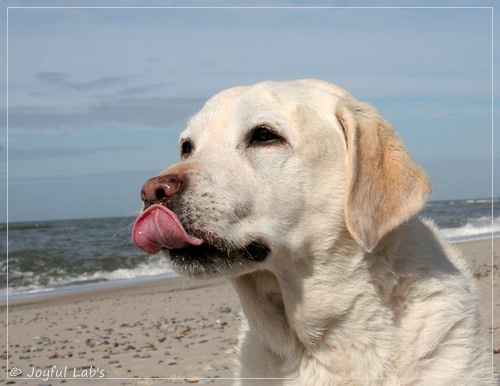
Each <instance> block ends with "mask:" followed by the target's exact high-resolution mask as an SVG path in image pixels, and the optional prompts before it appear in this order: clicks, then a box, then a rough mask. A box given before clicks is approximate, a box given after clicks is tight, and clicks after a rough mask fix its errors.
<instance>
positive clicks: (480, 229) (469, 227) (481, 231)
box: [441, 216, 500, 242]
mask: <svg viewBox="0 0 500 386" xmlns="http://www.w3.org/2000/svg"><path fill="white" fill-rule="evenodd" d="M441 231H442V233H443V235H444V237H446V238H447V239H448V240H449V241H452V242H461V241H469V240H481V239H487V238H491V237H499V236H500V216H499V217H495V218H492V217H480V218H477V219H474V220H471V221H469V222H468V223H467V224H465V225H464V226H461V227H459V228H444V229H442V230H441Z"/></svg>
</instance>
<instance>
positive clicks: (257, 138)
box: [249, 126, 283, 145]
mask: <svg viewBox="0 0 500 386" xmlns="http://www.w3.org/2000/svg"><path fill="white" fill-rule="evenodd" d="M282 139H283V138H281V137H280V136H279V135H278V134H276V133H275V132H274V131H272V130H271V129H269V128H268V127H265V126H257V127H256V128H254V129H253V130H252V132H251V136H250V141H249V143H250V145H256V144H260V143H269V142H274V141H280V140H282Z"/></svg>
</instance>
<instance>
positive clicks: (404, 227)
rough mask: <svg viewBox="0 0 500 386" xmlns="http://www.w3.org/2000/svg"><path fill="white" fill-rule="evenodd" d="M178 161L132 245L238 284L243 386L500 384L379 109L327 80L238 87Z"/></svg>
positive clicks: (461, 282) (416, 182) (178, 266)
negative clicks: (242, 317)
mask: <svg viewBox="0 0 500 386" xmlns="http://www.w3.org/2000/svg"><path fill="white" fill-rule="evenodd" d="M179 146H180V152H181V157H182V162H180V163H178V164H175V165H173V166H171V167H169V168H168V169H166V170H165V171H163V172H162V173H161V174H160V175H158V176H157V177H155V178H152V179H150V180H149V181H147V182H146V183H145V185H144V187H143V189H142V200H143V201H144V203H145V205H144V208H145V209H144V211H143V212H142V213H141V215H140V216H139V217H138V219H137V220H136V223H135V225H134V229H133V239H134V242H135V243H136V244H137V246H138V247H140V248H142V249H143V250H144V251H146V252H148V253H158V252H162V253H164V254H165V255H166V256H168V257H169V258H170V261H171V264H172V266H173V267H174V269H175V270H177V271H178V272H180V273H182V274H185V275H188V276H190V277H199V278H204V277H209V276H214V275H222V276H226V277H228V278H229V279H230V280H231V281H232V282H233V284H234V287H235V288H236V290H237V292H238V294H239V297H240V300H241V306H242V308H243V312H244V314H245V316H246V322H245V325H244V327H243V332H242V335H241V338H240V343H239V355H240V362H241V367H240V369H239V373H238V374H237V377H238V378H239V380H238V381H237V382H238V383H239V384H245V385H246V384H254V383H255V384H259V385H264V384H265V385H270V384H276V385H319V386H322V385H337V384H342V385H344V384H345V385H399V384H404V385H407V384H412V385H414V384H415V385H468V386H469V385H485V384H496V382H495V380H494V378H493V377H494V375H493V368H492V367H493V365H492V355H491V352H492V351H491V348H490V347H489V345H488V343H487V341H486V339H485V336H484V335H483V332H482V329H481V323H480V312H479V302H478V298H477V295H476V289H475V287H474V284H473V279H472V275H471V272H470V271H469V269H468V268H467V266H466V263H465V261H464V259H463V258H462V256H460V254H459V253H458V252H457V251H456V250H455V249H454V248H453V247H451V246H450V245H448V244H447V243H446V242H445V241H444V240H443V239H442V237H441V236H440V235H439V233H438V232H437V230H436V228H435V226H434V225H433V224H432V223H431V222H429V221H424V220H421V219H420V218H419V217H418V216H417V212H418V211H419V210H420V209H421V208H422V206H423V205H424V203H425V201H426V199H427V197H428V196H429V193H430V191H431V187H430V184H429V180H428V179H427V177H426V175H425V174H424V172H423V171H422V170H421V169H420V167H419V166H418V165H417V164H416V163H415V161H414V160H413V159H412V158H411V157H410V155H409V154H408V152H407V150H406V149H405V147H404V146H403V144H402V143H401V140H400V139H399V137H398V136H397V134H396V132H395V131H394V129H393V128H392V127H391V126H390V124H389V123H387V122H386V121H385V120H384V119H382V118H381V117H380V116H379V114H378V113H377V111H376V110H375V109H374V108H372V107H371V106H369V105H367V104H365V103H361V102H359V101H357V100H356V99H354V97H352V96H351V95H350V94H349V93H347V92H346V91H345V90H343V89H341V88H339V87H337V86H335V85H332V84H330V83H327V82H323V81H319V80H297V81H291V82H264V83H259V84H256V85H253V86H249V87H237V88H232V89H229V90H226V91H223V92H221V93H219V94H217V95H216V96H214V97H213V98H212V99H210V100H209V101H208V102H207V103H206V105H205V106H204V107H203V109H202V110H201V111H200V112H199V113H198V114H197V115H195V116H194V117H193V118H192V119H191V120H190V122H189V125H188V127H187V129H186V130H185V131H184V132H183V133H182V135H181V138H180V142H179ZM256 378H260V380H257V379H256ZM263 378H265V379H266V380H262V379H263Z"/></svg>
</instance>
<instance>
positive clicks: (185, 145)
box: [181, 140, 193, 157]
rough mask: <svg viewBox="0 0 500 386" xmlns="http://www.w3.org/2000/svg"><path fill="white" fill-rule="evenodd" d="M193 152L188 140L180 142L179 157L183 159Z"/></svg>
mask: <svg viewBox="0 0 500 386" xmlns="http://www.w3.org/2000/svg"><path fill="white" fill-rule="evenodd" d="M192 151H193V144H192V143H191V141H189V140H185V141H182V143H181V156H182V157H185V156H188V155H189V154H191V152H192Z"/></svg>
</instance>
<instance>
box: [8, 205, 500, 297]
mask: <svg viewBox="0 0 500 386" xmlns="http://www.w3.org/2000/svg"><path fill="white" fill-rule="evenodd" d="M499 201H500V199H499V198H495V199H493V200H491V199H471V200H453V201H434V202H429V203H428V204H427V205H426V207H425V208H424V210H423V211H422V213H421V216H422V217H427V218H431V219H433V220H434V221H435V222H436V223H437V224H438V226H439V227H440V228H441V229H442V232H443V234H444V236H445V237H446V238H447V239H448V240H450V241H452V242H460V241H467V240H474V239H482V238H490V237H492V236H500V208H499V205H498V204H499V203H500V202H499ZM134 220H135V218H104V219H103V218H100V219H83V220H64V221H44V222H23V223H10V224H8V227H7V224H0V234H1V235H3V238H2V239H0V251H2V256H0V268H1V269H0V282H1V283H2V286H1V288H0V300H5V298H6V297H7V294H8V295H9V299H11V298H22V297H29V296H36V295H37V294H44V293H47V292H54V291H79V290H83V289H85V288H89V287H99V286H101V287H102V286H104V287H105V286H113V285H121V284H123V283H130V282H132V281H136V282H137V281H147V280H153V279H164V278H171V277H174V276H175V275H176V274H175V273H173V272H172V271H171V269H170V267H169V265H168V263H167V261H166V259H164V258H161V257H159V256H156V255H153V256H150V255H146V254H145V253H143V252H142V251H140V250H138V249H137V248H136V247H135V246H134V244H133V243H132V242H131V236H130V232H131V229H132V224H133V222H134ZM7 228H8V229H7ZM7 230H8V232H7ZM7 233H8V234H7ZM7 240H8V243H7ZM7 272H8V273H7ZM7 280H8V286H7Z"/></svg>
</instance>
